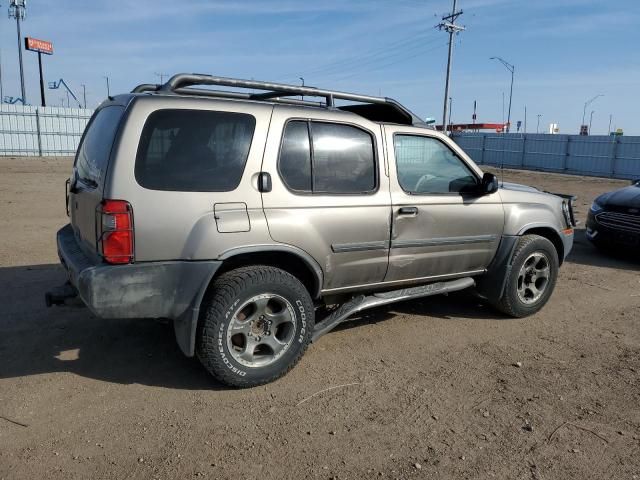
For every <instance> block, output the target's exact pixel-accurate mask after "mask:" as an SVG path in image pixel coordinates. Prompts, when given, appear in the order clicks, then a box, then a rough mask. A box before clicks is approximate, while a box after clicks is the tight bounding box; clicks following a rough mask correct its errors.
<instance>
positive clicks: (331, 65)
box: [281, 32, 432, 80]
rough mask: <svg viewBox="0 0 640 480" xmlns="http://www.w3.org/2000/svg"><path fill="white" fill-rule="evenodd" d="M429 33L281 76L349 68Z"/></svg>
mask: <svg viewBox="0 0 640 480" xmlns="http://www.w3.org/2000/svg"><path fill="white" fill-rule="evenodd" d="M431 33H432V32H421V33H418V34H416V35H412V36H411V37H408V38H403V39H400V40H396V41H394V42H391V43H389V44H387V45H385V46H384V47H383V48H378V49H374V50H370V51H369V52H366V53H364V54H361V55H358V56H357V57H355V58H354V57H349V58H342V59H340V60H334V61H332V62H328V63H325V64H324V65H320V66H316V67H314V68H311V69H304V70H303V71H302V72H291V73H287V74H284V75H282V77H281V78H283V79H292V80H293V79H294V78H295V79H297V78H298V76H299V75H300V73H304V74H305V75H307V76H310V75H313V74H316V73H324V72H326V71H330V70H335V69H339V68H346V67H349V68H351V67H352V66H353V65H355V64H358V63H361V62H367V61H371V60H375V59H377V58H379V57H380V56H387V55H389V54H392V52H395V51H398V50H402V49H404V48H412V46H413V45H412V44H417V43H418V42H420V41H422V40H423V39H424V38H428V37H429V36H430V35H431Z"/></svg>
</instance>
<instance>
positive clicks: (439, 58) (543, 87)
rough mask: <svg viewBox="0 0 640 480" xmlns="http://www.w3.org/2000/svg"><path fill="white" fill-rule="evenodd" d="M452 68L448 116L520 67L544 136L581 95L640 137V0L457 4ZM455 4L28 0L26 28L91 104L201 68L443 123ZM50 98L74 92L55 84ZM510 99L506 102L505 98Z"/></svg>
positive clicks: (11, 85)
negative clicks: (443, 20)
mask: <svg viewBox="0 0 640 480" xmlns="http://www.w3.org/2000/svg"><path fill="white" fill-rule="evenodd" d="M7 4H8V0H7V1H4V2H2V11H3V15H2V18H1V20H0V41H1V43H0V48H1V53H2V68H3V72H2V73H3V83H4V94H5V95H11V96H19V80H18V67H17V48H16V42H17V40H16V31H15V21H13V20H9V19H8V18H7V17H6V7H7ZM458 6H459V8H461V9H462V10H463V11H464V14H463V15H462V17H461V18H460V20H459V23H461V24H463V25H465V26H466V27H467V30H466V31H465V32H464V33H462V34H461V35H459V36H458V37H457V39H456V43H455V48H454V62H453V75H452V91H451V96H452V97H453V117H452V118H453V121H454V122H458V123H463V122H471V113H472V108H473V101H474V100H477V102H478V121H485V122H500V121H502V111H503V104H502V94H503V92H504V93H505V97H506V98H507V99H508V92H509V78H510V77H509V72H508V71H507V70H506V69H505V68H504V67H503V66H502V65H500V64H499V63H498V62H496V61H491V60H489V57H491V56H500V57H503V58H504V59H506V60H507V61H509V62H511V63H513V64H514V65H515V67H516V75H515V85H514V95H513V107H512V121H513V123H514V124H515V121H517V120H524V106H525V105H526V106H527V110H528V119H527V120H528V126H527V127H528V128H527V129H528V131H535V129H536V121H537V115H538V114H541V115H542V119H541V129H542V127H543V126H546V125H547V124H548V123H549V122H557V123H559V125H560V130H561V132H562V133H576V132H577V129H578V126H579V124H580V121H581V119H582V111H583V105H584V102H585V101H586V100H588V99H589V98H591V97H593V96H595V95H597V94H603V95H604V96H603V97H601V98H598V99H597V100H596V101H594V102H593V104H592V105H591V106H590V107H589V108H588V110H587V117H588V116H589V113H590V111H591V110H595V113H594V116H593V128H592V132H593V133H594V134H596V133H598V134H604V133H606V130H607V127H608V124H609V115H613V124H612V128H613V127H614V126H616V127H619V128H620V127H621V128H624V131H625V134H627V135H629V134H636V135H640V120H639V119H638V116H639V115H638V111H639V110H640V28H639V27H640V2H639V1H638V0H618V1H603V0H458ZM450 9H451V1H450V0H351V1H345V0H322V1H301V0H299V1H293V0H273V1H257V0H243V1H230V0H219V1H216V0H209V1H205V0H182V1H180V0H138V1H133V0H128V1H124V0H108V1H107V0H91V1H86V0H85V1H80V0H76V1H73V0H58V1H55V2H54V1H52V0H48V1H44V0H29V2H28V12H27V19H26V21H25V22H24V24H23V34H24V35H28V36H34V37H37V38H42V39H46V40H51V41H53V43H54V48H55V54H54V55H53V56H52V57H45V58H44V63H45V81H53V80H57V79H59V78H61V77H62V78H64V79H65V81H67V83H69V84H70V85H71V87H72V88H73V89H74V90H75V91H76V93H79V92H81V87H80V85H81V84H83V83H84V84H86V85H87V96H88V103H89V105H90V106H95V105H96V104H98V103H99V102H100V101H101V100H102V99H103V98H104V96H105V95H106V87H105V80H104V78H103V75H108V76H109V77H110V78H111V91H112V93H113V92H124V91H129V90H130V89H131V88H132V87H133V86H135V85H136V84H138V83H144V82H155V81H158V77H157V76H156V75H155V73H175V72H182V71H184V72H199V73H213V74H216V75H221V76H233V77H242V78H255V79H259V80H273V81H288V82H292V83H299V82H300V80H299V79H298V77H300V76H302V77H304V78H305V81H306V83H307V84H308V85H314V86H318V87H326V88H335V89H340V90H345V91H355V92H359V93H368V94H373V95H378V94H381V95H384V96H389V97H394V98H396V99H398V100H400V101H401V102H402V103H404V104H406V105H407V106H408V107H409V108H410V109H412V110H413V111H414V112H415V113H417V114H418V115H420V116H421V117H436V118H438V121H440V117H441V115H442V101H443V91H444V72H445V65H446V41H447V35H446V34H445V33H444V32H440V31H438V30H437V29H435V28H434V26H435V25H436V24H437V23H438V21H439V18H440V16H441V15H442V14H444V13H446V12H447V11H449V10H450ZM24 58H25V70H26V83H27V97H28V100H29V101H30V102H31V103H37V102H38V101H39V93H38V80H37V60H36V55H35V54H33V53H31V52H25V55H24ZM47 96H48V101H49V103H50V104H58V105H59V104H60V100H61V98H66V96H65V95H63V94H62V92H61V91H55V90H47ZM505 108H506V107H505Z"/></svg>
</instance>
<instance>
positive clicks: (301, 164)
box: [278, 121, 376, 194]
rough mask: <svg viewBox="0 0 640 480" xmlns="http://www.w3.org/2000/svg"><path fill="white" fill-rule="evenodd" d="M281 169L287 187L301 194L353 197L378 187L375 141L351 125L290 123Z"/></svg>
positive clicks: (282, 149) (283, 145)
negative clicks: (346, 195) (350, 195)
mask: <svg viewBox="0 0 640 480" xmlns="http://www.w3.org/2000/svg"><path fill="white" fill-rule="evenodd" d="M309 139H311V140H309ZM278 165H279V169H280V175H281V177H282V179H283V181H284V182H285V184H286V185H287V186H288V187H289V188H290V189H292V190H296V191H299V192H304V193H328V194H353V193H368V192H371V191H372V190H374V189H375V187H376V173H375V172H376V168H375V167H376V162H375V151H374V146H373V137H372V136H371V134H369V133H368V132H366V131H364V130H362V129H360V128H357V127H353V126H351V125H343V124H334V123H327V122H305V121H291V122H289V123H288V124H287V126H286V128H285V131H284V135H283V139H282V147H281V149H280V158H279V164H278Z"/></svg>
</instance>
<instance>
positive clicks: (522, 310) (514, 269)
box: [493, 235, 560, 318]
mask: <svg viewBox="0 0 640 480" xmlns="http://www.w3.org/2000/svg"><path fill="white" fill-rule="evenodd" d="M535 255H541V256H540V260H539V261H540V262H542V261H543V260H544V261H546V262H547V263H548V267H549V274H548V277H547V281H546V283H545V285H544V290H543V291H542V292H541V294H540V296H539V297H538V298H535V297H536V295H535V294H532V295H530V297H531V298H526V295H523V294H522V290H523V289H522V280H523V277H522V276H521V271H522V269H523V265H524V264H525V262H528V261H529V262H530V261H531V259H532V258H533V259H534V260H533V261H534V262H535V261H536V260H535V258H536V257H535ZM510 265H511V269H510V270H509V273H508V274H507V279H506V283H505V288H504V292H503V293H502V297H501V298H500V299H499V300H498V301H497V302H493V305H494V307H496V308H497V309H498V310H500V311H501V312H503V313H506V314H507V315H509V316H511V317H516V318H522V317H526V316H529V315H533V314H534V313H536V312H537V311H538V310H540V309H541V308H542V307H544V305H545V304H546V303H547V301H548V300H549V298H550V297H551V294H552V293H553V290H554V288H555V285H556V281H557V279H558V269H559V265H560V263H559V261H558V252H557V251H556V248H555V247H554V246H553V243H551V242H550V241H549V240H547V239H546V238H544V237H541V236H539V235H524V236H522V237H521V238H520V240H518V244H517V245H516V249H515V251H514V252H513V256H512V257H511V262H510ZM526 270H527V267H525V271H526ZM524 278H527V277H526V276H525V277H524ZM529 278H530V277H529ZM536 282H537V280H536V281H535V282H533V283H532V285H534V286H535V283H536ZM519 286H520V287H521V289H520V292H521V293H519ZM536 291H537V290H536ZM523 297H525V298H524V300H523Z"/></svg>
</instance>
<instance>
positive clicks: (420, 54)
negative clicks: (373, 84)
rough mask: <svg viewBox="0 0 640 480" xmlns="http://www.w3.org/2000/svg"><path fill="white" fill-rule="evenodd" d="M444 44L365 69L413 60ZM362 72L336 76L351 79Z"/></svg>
mask: <svg viewBox="0 0 640 480" xmlns="http://www.w3.org/2000/svg"><path fill="white" fill-rule="evenodd" d="M444 45H446V43H444V44H442V43H441V44H438V45H436V46H435V47H434V48H429V49H427V50H420V51H419V52H416V53H414V54H413V55H409V56H399V57H396V58H395V59H394V60H392V61H391V62H383V63H375V64H372V65H371V67H372V68H371V69H369V70H364V71H368V72H374V71H376V70H380V69H381V68H387V67H391V66H393V65H397V64H399V63H402V62H405V61H407V60H411V59H414V58H417V57H420V56H422V55H423V54H425V53H427V52H430V51H433V50H437V49H439V48H441V47H442V46H444ZM361 73H362V70H361V71H358V72H351V73H347V74H346V75H343V76H339V77H337V78H335V80H346V79H349V78H352V77H355V76H357V75H360V74H361Z"/></svg>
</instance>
